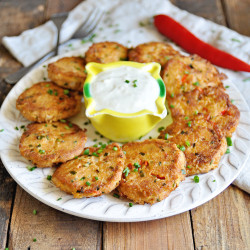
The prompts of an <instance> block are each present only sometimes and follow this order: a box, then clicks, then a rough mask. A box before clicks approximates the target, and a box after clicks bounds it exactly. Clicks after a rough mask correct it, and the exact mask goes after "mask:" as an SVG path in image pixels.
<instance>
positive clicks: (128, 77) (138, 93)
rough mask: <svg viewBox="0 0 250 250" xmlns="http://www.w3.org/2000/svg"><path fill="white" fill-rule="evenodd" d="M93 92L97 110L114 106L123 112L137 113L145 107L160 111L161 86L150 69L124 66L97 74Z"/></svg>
mask: <svg viewBox="0 0 250 250" xmlns="http://www.w3.org/2000/svg"><path fill="white" fill-rule="evenodd" d="M90 92H91V95H92V97H93V98H94V100H95V104H96V106H95V110H96V111H100V110H102V109H110V110H113V111H116V112H120V113H135V112H138V111H141V110H144V109H147V110H149V111H152V112H157V106H156V103H155V101H156V99H157V98H158V96H159V92H160V87H159V84H158V82H157V80H156V79H154V78H153V77H152V76H151V75H150V73H149V72H146V71H143V70H142V69H138V68H134V67H130V66H121V67H118V68H112V69H108V70H106V71H103V72H101V73H99V74H98V75H96V76H95V77H94V79H93V81H92V83H91V87H90Z"/></svg>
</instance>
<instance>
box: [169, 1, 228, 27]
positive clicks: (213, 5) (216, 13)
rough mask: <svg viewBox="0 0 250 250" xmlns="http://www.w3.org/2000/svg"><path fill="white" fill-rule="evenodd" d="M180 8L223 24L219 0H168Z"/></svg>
mask: <svg viewBox="0 0 250 250" xmlns="http://www.w3.org/2000/svg"><path fill="white" fill-rule="evenodd" d="M170 1H171V2H172V3H173V4H174V5H176V6H177V7H179V8H180V9H184V10H186V11H189V12H190V13H193V14H195V15H198V16H201V17H204V18H207V19H209V20H211V21H213V22H215V23H218V24H222V25H225V24H226V21H225V17H224V13H223V9H222V4H221V1H220V0H188V1H187V0H170Z"/></svg>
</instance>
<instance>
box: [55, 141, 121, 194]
mask: <svg viewBox="0 0 250 250" xmlns="http://www.w3.org/2000/svg"><path fill="white" fill-rule="evenodd" d="M114 147H115V149H117V150H114ZM86 149H88V150H89V155H84V154H83V155H82V156H79V157H78V159H75V160H71V161H69V162H67V163H64V164H62V165H61V166H60V167H59V168H57V170H56V171H55V172H54V174H53V176H52V181H53V183H54V184H55V185H56V186H57V187H59V188H60V189H61V190H63V191H65V192H67V193H69V194H73V196H74V198H82V197H93V196H100V195H102V194H103V193H110V192H111V191H112V190H114V189H115V188H116V187H117V186H118V185H119V182H120V180H121V175H122V171H123V168H124V161H125V155H124V153H123V152H122V150H121V148H120V147H119V145H118V144H117V143H113V144H110V145H108V146H107V147H106V148H105V149H103V151H102V152H100V153H98V150H100V149H96V148H86ZM86 149H85V150H86ZM85 152H86V151H85ZM94 152H95V153H97V155H98V157H97V156H92V154H93V153H94Z"/></svg>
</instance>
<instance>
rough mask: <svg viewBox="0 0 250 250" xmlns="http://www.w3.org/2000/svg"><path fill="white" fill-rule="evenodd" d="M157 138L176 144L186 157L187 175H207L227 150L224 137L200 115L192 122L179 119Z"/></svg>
mask: <svg viewBox="0 0 250 250" xmlns="http://www.w3.org/2000/svg"><path fill="white" fill-rule="evenodd" d="M159 138H161V139H167V141H169V142H173V143H175V144H177V146H178V147H179V148H180V149H181V150H182V151H183V152H184V154H185V156H186V161H187V166H186V171H187V175H195V174H201V173H207V172H208V171H210V170H212V169H215V168H217V167H218V164H219V161H220V158H221V156H222V155H223V154H224V153H225V151H226V149H227V143H226V139H225V137H223V136H222V134H221V132H220V131H219V130H218V129H217V128H216V126H214V125H213V124H212V123H211V122H208V121H207V120H206V119H205V118H204V117H203V116H202V115H197V118H196V119H194V118H193V120H192V121H189V120H187V119H185V117H179V118H178V119H175V120H174V122H173V123H172V124H171V125H170V126H168V127H167V128H166V129H165V130H164V131H162V132H161V134H160V136H159Z"/></svg>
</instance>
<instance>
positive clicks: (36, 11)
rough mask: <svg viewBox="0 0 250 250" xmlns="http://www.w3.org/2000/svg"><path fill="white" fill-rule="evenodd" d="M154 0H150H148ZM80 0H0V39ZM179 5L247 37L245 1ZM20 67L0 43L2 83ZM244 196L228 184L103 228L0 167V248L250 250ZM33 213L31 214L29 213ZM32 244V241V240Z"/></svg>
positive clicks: (2, 90) (186, 0)
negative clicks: (195, 201) (44, 199)
mask: <svg viewBox="0 0 250 250" xmlns="http://www.w3.org/2000/svg"><path fill="white" fill-rule="evenodd" d="M152 1H153V0H152ZM79 2H80V0H71V1H69V0H19V1H16V0H8V1H7V0H1V1H0V17H1V18H0V20H1V28H0V39H1V38H2V37H3V36H4V35H8V36H13V35H18V34H20V33H21V32H22V31H24V30H26V29H29V28H32V27H35V26H37V25H40V24H42V23H43V22H44V21H45V20H47V19H48V18H49V17H50V16H51V15H52V14H54V13H56V12H62V11H68V10H71V9H72V8H73V7H74V6H76V5H77V4H78V3H79ZM172 2H173V3H174V4H176V5H177V6H178V7H180V8H182V9H185V10H188V11H190V12H192V13H194V14H196V15H199V16H203V17H205V18H208V19H210V20H212V21H214V22H216V23H218V24H222V25H225V26H227V27H229V28H231V29H234V30H236V31H238V32H239V33H241V34H244V35H248V36H250V21H249V20H250V0H240V1H239V0H172ZM20 67H21V65H20V64H19V63H18V62H17V61H16V60H15V59H14V58H13V57H12V56H11V55H10V54H9V53H8V51H7V50H6V49H5V48H4V47H3V46H2V45H0V101H1V103H2V102H3V100H4V98H5V96H6V95H7V94H8V92H9V91H10V89H11V87H12V86H10V85H8V84H5V82H4V81H3V78H4V77H5V76H6V75H7V74H9V73H11V72H14V71H16V70H17V69H18V68H20ZM249 200H250V199H249V195H248V194H247V193H245V192H243V191H241V190H240V189H238V188H237V187H235V186H232V185H231V186H229V187H228V188H227V189H226V190H225V191H224V192H222V193H221V194H220V195H218V196H217V197H216V198H214V199H213V200H211V201H209V202H207V203H205V204H204V205H202V206H200V207H197V208H195V209H193V210H191V211H188V212H185V213H182V214H179V215H176V216H173V217H170V218H165V219H161V220H155V221H149V222H138V223H109V222H99V221H92V220H87V219H81V218H78V217H74V216H71V215H68V214H65V213H62V212H59V211H57V210H55V209H53V208H50V207H48V206H46V205H44V204H43V203H41V202H39V201H38V200H36V199H34V198H33V197H31V196H30V195H29V194H28V193H26V192H25V191H24V190H22V188H20V187H19V186H18V185H17V184H16V183H15V181H14V180H13V179H12V178H11V177H10V176H9V174H8V173H7V172H6V170H5V168H4V167H3V164H2V163H1V164H0V248H1V249H5V248H7V247H8V248H9V249H18V250H19V249H49V250H50V249H74V248H75V249H177V250H179V249H240V250H242V249H250V220H249V217H250V216H249V207H250V201H249ZM34 209H36V210H37V214H36V215H34V214H33V210H34ZM34 238H35V239H36V242H33V239H34Z"/></svg>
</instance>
